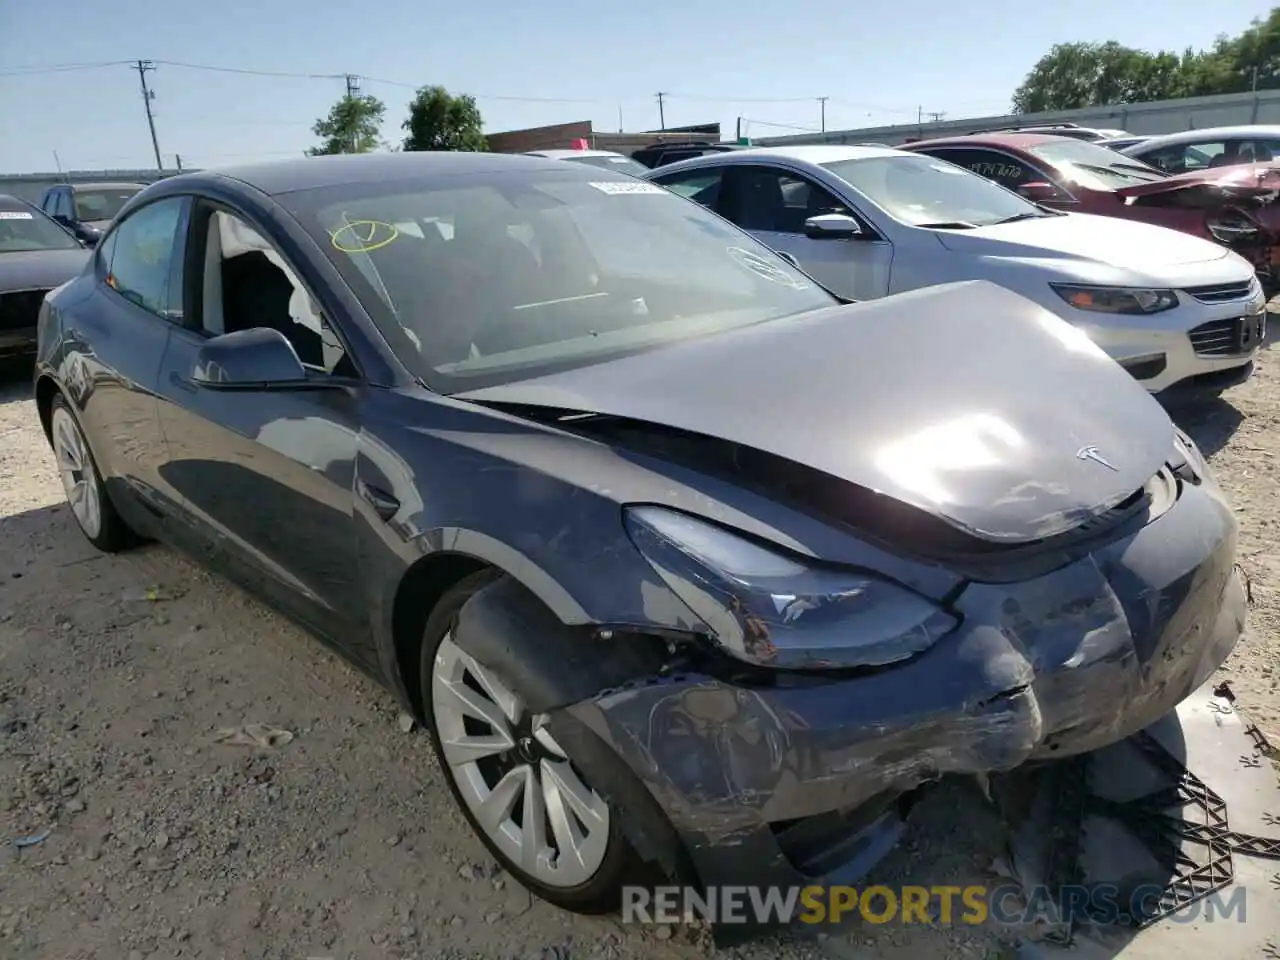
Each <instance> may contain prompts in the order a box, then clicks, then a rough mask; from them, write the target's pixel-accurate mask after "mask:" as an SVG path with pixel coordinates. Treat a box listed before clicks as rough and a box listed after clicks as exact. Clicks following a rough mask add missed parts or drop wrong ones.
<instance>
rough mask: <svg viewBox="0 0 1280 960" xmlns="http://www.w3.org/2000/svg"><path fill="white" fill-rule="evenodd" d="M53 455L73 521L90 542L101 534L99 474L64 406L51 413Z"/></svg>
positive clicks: (78, 427) (75, 424)
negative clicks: (78, 525) (74, 520)
mask: <svg viewBox="0 0 1280 960" xmlns="http://www.w3.org/2000/svg"><path fill="white" fill-rule="evenodd" d="M52 428H53V453H54V458H55V459H56V460H57V463H58V475H59V476H60V477H61V478H62V489H63V492H64V493H66V495H67V502H68V503H69V504H70V505H71V512H72V513H73V514H74V515H75V518H76V522H77V523H79V524H80V528H81V529H82V530H83V531H84V532H85V535H86V536H87V537H89V538H90V539H93V538H95V537H97V536H98V535H99V534H100V533H101V532H102V500H101V498H100V496H99V484H98V473H97V470H96V469H95V468H94V466H93V458H92V457H91V456H90V455H89V447H88V444H86V443H85V439H84V434H83V433H81V432H80V426H79V425H78V424H77V423H76V422H75V420H74V419H73V418H72V416H71V414H70V413H69V412H68V411H67V410H66V409H65V408H64V407H57V408H56V409H55V410H54V411H53V421H52Z"/></svg>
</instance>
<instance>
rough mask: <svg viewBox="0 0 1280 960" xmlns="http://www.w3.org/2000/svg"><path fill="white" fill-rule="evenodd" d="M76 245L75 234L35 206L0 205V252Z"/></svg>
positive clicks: (56, 248)
mask: <svg viewBox="0 0 1280 960" xmlns="http://www.w3.org/2000/svg"><path fill="white" fill-rule="evenodd" d="M79 249H81V247H80V244H79V242H78V241H77V240H76V239H75V237H73V236H71V234H69V233H67V231H65V230H63V229H62V228H61V227H60V226H58V225H57V224H56V223H54V222H53V221H52V220H50V219H49V218H48V217H47V216H45V215H44V214H43V213H40V212H39V211H38V210H30V209H19V208H18V207H0V253H18V252H21V251H27V250H79Z"/></svg>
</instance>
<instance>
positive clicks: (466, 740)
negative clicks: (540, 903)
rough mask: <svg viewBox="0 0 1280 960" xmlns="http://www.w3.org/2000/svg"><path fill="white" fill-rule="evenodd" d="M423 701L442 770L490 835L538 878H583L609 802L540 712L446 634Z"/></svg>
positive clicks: (590, 868) (578, 881) (605, 840)
mask: <svg viewBox="0 0 1280 960" xmlns="http://www.w3.org/2000/svg"><path fill="white" fill-rule="evenodd" d="M468 681H470V682H468ZM431 702H432V712H433V713H434V716H435V724H436V732H437V733H438V734H439V737H440V744H441V747H442V748H443V752H444V761H445V765H446V767H448V770H449V775H450V776H452V777H453V780H454V783H456V784H457V786H458V792H459V793H461V794H462V797H463V800H464V801H465V802H466V804H467V806H468V808H470V810H471V813H472V815H473V816H474V817H475V819H476V822H477V823H479V824H480V828H481V829H482V830H483V831H484V833H485V835H486V836H487V837H488V839H489V840H490V841H491V842H492V843H493V845H494V846H496V847H497V848H498V849H499V850H501V851H502V852H503V853H504V854H505V855H506V856H507V857H508V858H509V859H510V860H511V861H512V862H513V863H515V864H517V865H518V866H519V867H520V868H521V869H522V870H524V872H525V873H527V874H529V875H530V876H532V877H533V878H535V879H536V880H538V881H539V882H541V883H544V884H546V885H547V886H550V887H576V886H580V885H582V884H584V883H586V882H588V881H589V880H591V878H592V877H594V876H595V874H596V872H597V871H598V870H599V869H600V865H601V863H603V862H604V856H605V852H606V850H607V849H608V846H609V808H608V806H607V805H606V804H605V802H604V800H603V799H602V798H601V797H600V795H599V794H598V793H596V792H595V791H594V790H592V789H591V788H590V787H588V786H587V785H586V784H585V783H583V781H582V778H581V777H580V776H579V775H578V773H577V771H576V770H574V769H573V766H572V764H571V763H570V762H569V760H568V758H567V757H566V756H565V753H564V751H563V750H562V749H561V748H560V746H559V744H557V743H556V742H555V740H554V739H552V737H551V734H550V733H548V732H547V730H546V728H545V726H543V718H542V717H538V716H530V715H529V714H528V712H527V711H526V709H525V706H524V703H523V702H521V700H520V698H519V697H517V696H516V695H515V694H514V693H513V692H512V691H511V690H510V689H508V688H507V686H506V685H505V684H503V683H502V681H500V680H499V679H498V678H497V677H495V676H494V675H493V672H492V671H490V670H487V669H486V668H484V667H482V666H481V665H480V664H478V663H477V662H476V661H475V660H474V659H473V658H472V657H470V656H468V655H467V654H466V653H464V652H463V651H462V650H461V649H460V648H459V647H458V646H457V644H455V643H454V642H453V639H452V636H451V635H446V636H445V638H444V639H443V640H442V641H441V642H440V648H439V649H438V650H437V651H436V658H435V663H434V664H433V666H432V674H431ZM548 828H549V829H548Z"/></svg>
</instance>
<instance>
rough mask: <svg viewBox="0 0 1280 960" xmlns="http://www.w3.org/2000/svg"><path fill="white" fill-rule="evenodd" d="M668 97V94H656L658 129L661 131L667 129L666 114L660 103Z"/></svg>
mask: <svg viewBox="0 0 1280 960" xmlns="http://www.w3.org/2000/svg"><path fill="white" fill-rule="evenodd" d="M669 96H670V94H668V93H663V92H661V91H659V92H658V127H659V128H660V129H662V130H665V129H667V112H666V110H665V109H663V103H662V101H663V100H664V99H665V98H666V97H669Z"/></svg>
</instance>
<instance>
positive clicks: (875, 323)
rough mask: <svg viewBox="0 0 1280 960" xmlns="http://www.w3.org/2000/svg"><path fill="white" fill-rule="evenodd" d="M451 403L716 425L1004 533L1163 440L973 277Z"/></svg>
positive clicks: (1082, 356)
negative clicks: (507, 406) (539, 408)
mask: <svg viewBox="0 0 1280 960" xmlns="http://www.w3.org/2000/svg"><path fill="white" fill-rule="evenodd" d="M456 399H461V400H469V401H474V402H481V403H494V404H511V405H523V406H537V407H544V408H551V409H561V410H564V411H566V412H594V413H600V414H606V415H612V416H617V417H624V418H628V419H630V420H636V421H644V422H649V423H653V424H658V425H663V426H667V427H672V428H676V429H680V430H684V431H689V432H692V433H696V434H702V435H704V436H710V437H717V438H720V439H722V440H727V441H730V442H732V443H737V444H740V445H743V446H745V447H750V448H754V449H757V450H760V451H763V452H765V453H768V454H772V455H774V456H777V457H782V458H785V459H788V460H790V461H792V462H794V463H797V464H800V465H802V466H805V467H808V468H810V469H813V470H817V471H821V472H822V473H825V474H827V475H829V476H832V477H836V478H839V479H843V480H845V481H848V482H850V483H852V484H857V485H858V486H860V487H863V488H866V489H869V490H874V491H877V492H879V493H883V494H885V495H887V496H890V497H893V498H895V499H897V500H899V501H902V502H904V503H908V504H911V505H912V506H915V507H917V508H919V509H922V510H924V511H927V512H929V513H931V514H933V515H935V516H938V517H940V518H942V519H944V520H946V521H948V522H949V523H951V524H952V525H954V526H956V527H958V528H960V529H962V530H964V531H965V532H967V533H969V534H971V535H975V536H978V537H982V538H984V539H987V540H993V541H1001V542H1009V543H1017V542H1027V541H1032V540H1039V539H1042V538H1045V537H1050V536H1054V535H1056V534H1059V533H1063V532H1065V531H1067V530H1069V529H1071V528H1072V527H1075V526H1077V525H1079V524H1080V523H1081V522H1083V521H1084V520H1085V519H1087V518H1088V517H1089V516H1092V515H1094V514H1096V513H1097V512H1099V511H1101V510H1104V509H1107V508H1109V507H1111V506H1113V505H1115V504H1116V503H1118V502H1120V501H1121V500H1123V499H1125V498H1126V497H1128V496H1129V495H1131V494H1133V493H1134V492H1136V491H1137V490H1138V489H1139V488H1141V487H1142V486H1143V484H1145V483H1146V482H1147V481H1148V480H1149V479H1150V478H1151V477H1152V475H1153V474H1155V473H1156V472H1157V470H1159V468H1160V466H1161V465H1162V464H1163V463H1164V462H1165V460H1166V459H1167V458H1168V456H1169V455H1170V453H1171V451H1172V449H1173V425H1172V424H1171V423H1170V421H1169V418H1168V416H1167V415H1166V414H1165V412H1164V410H1163V409H1162V408H1161V407H1160V406H1159V404H1158V403H1156V401H1155V400H1153V399H1152V398H1151V397H1150V396H1149V395H1148V393H1147V392H1146V390H1144V389H1143V388H1142V387H1141V386H1139V384H1138V383H1137V382H1136V381H1135V380H1133V379H1132V378H1131V377H1130V376H1129V375H1128V374H1127V373H1125V372H1124V371H1123V370H1121V368H1120V367H1119V366H1118V365H1116V364H1115V363H1114V362H1113V361H1112V360H1111V359H1110V358H1108V357H1107V356H1106V355H1105V354H1104V353H1103V352H1102V351H1101V350H1100V349H1099V348H1098V347H1097V346H1096V345H1094V344H1093V343H1092V341H1090V340H1088V339H1087V338H1086V337H1085V336H1084V334H1082V333H1080V332H1079V331H1078V330H1076V329H1075V328H1073V327H1071V326H1070V325H1069V324H1067V323H1065V322H1063V321H1062V320H1059V319H1058V318H1057V317H1055V316H1054V315H1053V314H1051V313H1050V312H1049V311H1047V310H1045V309H1043V308H1042V307H1040V306H1038V305H1037V304H1034V303H1032V302H1031V301H1030V300H1027V299H1025V298H1023V297H1020V296H1018V295H1017V294H1014V293H1012V292H1010V291H1008V290H1005V289H1004V288H1002V287H998V286H996V285H994V284H991V283H988V282H986V281H970V282H966V283H957V284H946V285H942V286H934V287H927V288H924V289H921V290H917V291H913V292H910V293H905V294H898V295H895V296H892V297H887V298H884V299H880V300H874V301H869V302H865V303H858V304H852V305H848V306H840V307H833V308H830V309H824V310H819V311H815V312H813V313H809V314H805V315H801V316H799V317H793V318H791V319H787V320H779V321H774V322H772V323H762V324H757V325H755V326H752V327H746V328H743V329H739V330H736V331H732V332H729V333H723V334H718V335H715V336H710V337H704V338H701V339H697V340H692V341H689V342H685V343H680V344H677V345H674V346H671V347H666V348H662V349H655V350H652V351H649V352H646V353H643V354H638V355H633V356H629V357H624V358H621V359H617V360H611V361H606V362H602V363H597V364H594V365H592V366H588V367H583V368H580V369H577V370H571V371H567V372H564V373H556V374H551V375H547V376H543V377H538V378H534V379H529V380H524V381H518V382H515V383H510V384H506V385H503V386H497V387H488V388H485V389H481V390H475V391H471V392H469V393H462V394H458V395H456ZM1090 451H1092V455H1091V454H1090Z"/></svg>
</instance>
